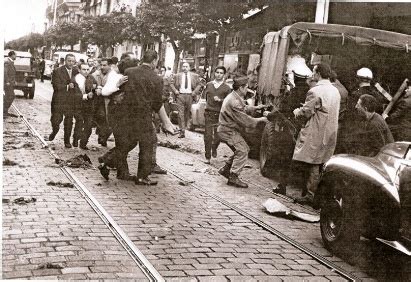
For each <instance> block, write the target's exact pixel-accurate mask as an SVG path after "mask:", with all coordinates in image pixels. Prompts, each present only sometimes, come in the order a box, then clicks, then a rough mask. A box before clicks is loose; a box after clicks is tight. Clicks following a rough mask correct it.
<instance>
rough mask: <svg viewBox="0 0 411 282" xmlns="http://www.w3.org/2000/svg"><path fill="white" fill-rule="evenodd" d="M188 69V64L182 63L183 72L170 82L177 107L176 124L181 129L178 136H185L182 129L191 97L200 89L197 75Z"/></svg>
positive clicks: (191, 101)
mask: <svg viewBox="0 0 411 282" xmlns="http://www.w3.org/2000/svg"><path fill="white" fill-rule="evenodd" d="M189 70H190V64H189V63H187V62H186V63H183V72H180V73H178V74H177V75H176V76H175V77H174V78H173V79H172V82H171V84H170V87H171V89H172V91H173V92H174V95H175V98H176V102H177V107H178V116H179V119H178V126H179V127H180V129H181V131H180V135H179V136H178V137H179V138H184V137H185V133H184V130H185V129H186V127H187V124H188V122H189V119H190V116H191V104H192V103H193V97H194V96H197V95H198V94H199V92H200V89H201V83H200V77H199V75H198V74H196V73H193V72H190V71H189Z"/></svg>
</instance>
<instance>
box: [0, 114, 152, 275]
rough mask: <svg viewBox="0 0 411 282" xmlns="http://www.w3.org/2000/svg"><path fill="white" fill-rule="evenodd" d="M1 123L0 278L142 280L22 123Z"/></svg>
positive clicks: (135, 267)
mask: <svg viewBox="0 0 411 282" xmlns="http://www.w3.org/2000/svg"><path fill="white" fill-rule="evenodd" d="M3 124H4V132H3V138H4V143H3V195H2V198H3V226H2V228H3V229H2V230H3V255H2V266H3V270H2V274H3V277H2V278H3V279H17V278H20V279H28V278H31V279H33V278H34V279H64V280H65V279H121V278H128V279H138V280H144V281H145V280H147V279H146V277H145V276H144V274H143V273H142V271H141V270H140V269H139V268H138V267H137V265H136V264H135V262H134V261H133V260H132V258H131V257H130V256H129V255H128V253H127V252H126V250H125V249H124V248H123V247H122V246H121V245H120V243H119V242H118V241H117V240H116V239H115V237H114V236H113V234H112V233H111V232H110V231H109V229H108V228H107V227H106V225H105V224H104V223H103V221H102V220H101V219H100V217H99V216H98V215H97V214H96V212H95V211H94V210H93V209H92V208H91V207H90V206H89V204H88V203H87V202H86V200H85V199H84V198H82V196H81V194H80V192H78V191H77V189H76V188H75V187H74V186H72V185H70V183H69V180H68V179H67V178H66V177H65V176H64V174H63V173H62V171H61V170H60V168H59V167H58V166H57V165H55V164H54V160H53V158H52V157H51V156H50V155H49V154H48V153H47V151H46V150H45V149H42V148H41V144H40V142H39V141H38V140H37V139H36V138H35V137H33V136H32V135H31V133H30V131H29V130H28V129H27V128H26V127H25V125H24V123H23V122H22V120H21V119H19V118H7V119H5V120H4V123H3ZM49 182H55V183H57V184H58V182H60V185H56V184H54V185H51V184H52V183H49Z"/></svg>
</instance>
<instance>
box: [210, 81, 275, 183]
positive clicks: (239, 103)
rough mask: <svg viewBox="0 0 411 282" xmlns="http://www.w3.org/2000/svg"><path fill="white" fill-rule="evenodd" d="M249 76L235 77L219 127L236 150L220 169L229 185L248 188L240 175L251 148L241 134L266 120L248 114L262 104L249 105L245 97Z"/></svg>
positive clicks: (219, 133)
mask: <svg viewBox="0 0 411 282" xmlns="http://www.w3.org/2000/svg"><path fill="white" fill-rule="evenodd" d="M247 83H248V78H247V77H246V76H244V77H239V78H236V79H234V84H233V92H231V93H230V94H229V95H228V96H227V97H226V98H225V99H224V101H223V105H222V106H221V112H220V116H219V126H218V128H217V132H218V135H219V137H220V139H221V141H223V142H225V143H226V144H227V145H228V147H229V148H230V149H231V150H232V151H233V152H234V155H233V156H231V157H230V159H229V160H228V161H227V162H226V164H225V165H224V166H223V167H222V168H221V169H220V170H219V171H218V172H219V173H220V174H221V175H223V176H225V177H227V178H228V182H227V184H228V185H231V186H236V187H240V188H247V187H248V185H247V184H246V183H244V182H243V181H241V179H240V178H239V175H240V173H241V171H242V170H243V168H244V165H245V162H246V161H247V158H248V152H249V151H250V148H249V147H248V145H247V143H246V142H245V140H244V138H243V137H242V136H241V131H243V130H244V129H245V128H250V127H251V128H253V127H256V126H257V124H258V123H259V122H266V121H267V118H266V117H261V118H253V117H251V116H249V115H248V113H252V112H253V111H254V110H256V109H261V107H260V106H257V107H254V106H247V105H246V104H245V102H244V97H245V95H246V93H247V87H248V86H247Z"/></svg>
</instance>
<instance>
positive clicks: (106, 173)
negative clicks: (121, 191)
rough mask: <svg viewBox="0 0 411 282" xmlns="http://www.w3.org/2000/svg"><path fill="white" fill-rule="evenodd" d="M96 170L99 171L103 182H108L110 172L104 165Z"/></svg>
mask: <svg viewBox="0 0 411 282" xmlns="http://www.w3.org/2000/svg"><path fill="white" fill-rule="evenodd" d="M98 169H99V170H100V174H101V175H102V176H103V177H104V179H105V180H109V174H110V170H109V169H108V167H107V166H106V165H99V166H98Z"/></svg>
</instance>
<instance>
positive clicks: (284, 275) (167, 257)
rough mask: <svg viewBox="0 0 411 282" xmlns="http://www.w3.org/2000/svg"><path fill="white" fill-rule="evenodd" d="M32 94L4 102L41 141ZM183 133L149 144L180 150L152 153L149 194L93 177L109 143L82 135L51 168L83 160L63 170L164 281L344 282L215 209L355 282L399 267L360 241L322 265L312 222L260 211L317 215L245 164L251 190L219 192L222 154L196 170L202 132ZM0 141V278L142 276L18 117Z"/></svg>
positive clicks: (57, 144) (39, 107) (42, 129)
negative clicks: (156, 169)
mask: <svg viewBox="0 0 411 282" xmlns="http://www.w3.org/2000/svg"><path fill="white" fill-rule="evenodd" d="M37 86H38V87H37V89H36V95H35V98H34V100H26V99H22V98H17V99H16V100H15V102H14V104H15V105H16V106H17V107H18V108H19V110H20V111H21V112H22V114H23V115H24V116H25V117H26V118H27V120H28V121H29V122H30V123H31V124H32V125H33V126H34V127H35V128H36V129H37V130H38V131H39V133H40V134H41V136H47V135H48V134H49V133H50V130H51V128H50V122H49V118H50V100H51V85H50V82H49V81H46V82H45V83H44V84H41V83H37ZM16 93H19V92H18V91H16ZM186 136H187V138H185V139H184V140H181V139H177V137H176V136H171V137H170V136H168V137H166V136H164V135H163V134H159V135H158V137H159V141H160V143H161V144H165V143H166V142H170V143H171V144H174V145H178V146H179V147H180V149H177V150H174V149H170V148H166V147H162V146H159V147H158V150H157V159H158V164H159V165H160V166H161V167H163V168H165V169H167V170H168V171H169V173H168V174H167V175H161V176H153V178H154V179H156V180H158V182H159V184H158V185H157V186H152V187H148V186H137V185H135V184H134V183H133V182H126V181H121V180H117V179H116V178H115V172H112V173H111V175H110V180H109V181H105V180H104V179H103V178H102V176H101V175H100V173H99V171H98V169H96V166H97V165H98V161H97V157H98V156H100V155H102V154H103V153H104V152H106V150H108V149H110V148H111V147H113V146H114V142H113V139H110V140H109V143H108V148H103V147H100V146H98V145H97V138H96V136H95V134H94V133H93V134H92V137H91V138H90V144H89V147H90V148H91V150H89V151H83V150H80V149H78V148H72V149H65V148H64V143H63V140H62V139H63V130H62V125H61V128H60V132H59V134H58V135H57V137H56V139H55V140H54V141H53V142H50V148H51V149H52V150H54V152H55V153H56V154H57V155H58V156H59V157H60V158H61V159H62V160H67V159H69V158H72V157H74V156H76V155H79V154H85V153H86V154H87V155H88V156H89V157H90V159H91V161H92V163H93V167H91V168H72V171H73V173H74V174H75V175H76V177H77V178H78V179H79V180H80V181H81V183H83V184H84V185H85V186H86V187H87V189H89V191H90V192H91V193H92V194H93V195H94V197H95V198H96V199H97V200H98V201H99V202H100V204H101V205H102V206H103V207H104V209H105V210H106V211H107V212H108V213H109V214H110V215H111V217H112V218H113V219H114V220H115V222H117V224H118V225H119V226H120V227H121V228H122V230H123V231H124V232H125V233H126V234H127V235H128V237H129V238H130V239H131V240H132V242H133V243H134V244H135V246H136V247H137V248H138V249H139V250H140V251H141V252H142V253H143V255H144V256H145V258H146V259H147V260H148V261H149V262H150V263H151V264H152V265H153V266H154V268H155V269H156V270H157V271H158V272H159V273H160V275H161V276H162V277H163V278H164V279H165V280H167V281H169V280H178V281H185V280H187V281H226V280H231V281H251V280H265V281H277V280H278V281H329V280H331V281H344V280H345V279H344V278H342V277H341V276H340V275H339V274H338V273H337V272H335V271H333V270H331V269H329V268H328V267H326V266H324V265H323V264H321V263H320V262H319V261H317V260H315V259H313V257H312V256H310V255H308V254H307V253H305V252H303V251H302V250H300V249H298V248H296V247H295V246H293V245H291V244H290V243H288V242H286V241H284V240H282V239H280V238H279V237H277V236H276V235H274V234H272V233H270V232H268V231H267V230H266V229H264V228H262V227H261V226H258V225H257V224H255V222H253V221H252V220H250V219H249V218H247V217H245V216H243V215H241V214H239V213H238V212H236V211H235V210H233V209H232V208H230V207H229V206H228V205H226V204H224V202H223V201H226V202H227V203H229V204H230V205H233V206H235V207H237V208H239V209H241V210H243V211H244V212H246V213H247V214H249V215H251V216H253V217H255V218H257V219H259V220H260V221H262V222H264V223H265V224H267V225H268V226H271V227H273V228H275V229H276V230H278V231H279V232H281V233H283V234H285V235H286V236H288V237H289V238H291V239H292V240H295V241H296V242H298V243H299V244H301V245H302V246H304V247H306V248H308V249H310V250H311V251H313V252H315V253H317V254H319V255H321V256H323V257H325V258H326V259H328V260H329V261H331V262H333V263H335V264H336V265H337V266H338V267H340V268H341V269H344V270H346V271H348V272H349V273H351V274H352V275H354V276H356V277H358V278H360V279H363V280H370V281H371V280H374V279H383V280H385V279H388V280H391V279H395V278H398V275H399V272H401V271H403V270H404V269H405V268H401V267H404V266H398V265H397V264H396V263H395V262H397V261H398V259H397V257H396V256H395V254H392V255H391V253H390V252H389V251H387V250H385V252H380V251H378V250H379V249H381V246H380V245H376V243H375V242H370V241H364V240H363V241H362V245H361V249H360V250H358V257H357V258H356V259H355V260H354V261H350V262H346V261H344V260H343V259H341V258H338V257H335V256H332V255H331V254H330V253H329V252H328V251H327V250H326V249H325V248H324V246H323V244H322V241H321V235H320V231H319V224H318V223H307V222H303V221H298V220H291V219H289V218H285V217H276V216H273V215H270V214H268V213H267V212H266V211H265V209H264V208H263V206H262V203H263V202H264V201H265V200H267V199H268V198H275V199H277V200H279V201H281V202H282V203H283V204H285V205H287V206H288V207H289V208H293V209H295V210H298V211H302V212H306V213H310V214H312V215H317V213H316V212H315V211H314V210H312V209H311V208H308V207H302V206H299V205H295V204H293V203H292V202H290V200H289V199H286V198H281V197H277V196H275V195H274V194H272V193H271V189H272V186H273V185H274V184H275V182H274V181H273V180H271V179H268V178H264V177H262V176H261V175H260V172H259V164H258V162H257V161H255V160H249V161H248V166H247V168H246V169H245V170H244V171H243V173H242V175H241V176H242V178H243V179H245V180H246V181H247V182H248V183H249V184H250V188H248V189H237V188H233V187H230V186H227V185H226V179H225V178H223V177H222V176H220V175H219V174H218V173H217V168H218V167H219V166H221V165H222V163H223V162H224V160H225V159H226V158H227V157H228V156H229V155H230V154H231V151H230V150H229V149H228V147H227V146H225V145H221V146H220V148H219V152H218V158H216V159H213V160H212V165H207V164H205V163H204V162H203V161H204V156H203V153H202V152H203V150H204V149H203V140H202V135H201V134H200V133H198V132H194V133H193V132H188V133H187V134H186ZM3 138H4V145H3V151H4V156H3V260H2V261H3V262H2V264H3V278H4V279H8V278H20V279H28V278H32V279H80V280H82V279H123V278H124V279H136V280H146V279H147V277H146V276H145V275H144V273H143V272H142V271H141V269H140V268H139V267H138V266H137V265H136V263H135V262H134V261H133V259H132V258H131V256H130V255H129V254H128V252H127V251H126V250H125V249H124V247H123V246H122V245H121V244H120V243H119V242H118V241H117V239H116V237H114V235H113V234H112V233H111V231H110V230H109V228H108V227H107V226H106V224H105V223H104V222H103V221H102V220H101V218H100V217H99V216H98V214H97V213H96V212H95V211H94V210H93V209H92V207H91V206H90V205H89V204H88V203H87V201H86V200H85V199H84V198H83V196H82V194H81V193H80V192H79V191H78V190H77V189H76V188H75V187H74V185H72V183H70V180H69V179H68V178H67V177H66V175H65V174H64V173H63V172H62V170H61V168H60V167H59V165H57V164H55V161H54V159H53V158H52V157H51V156H50V155H49V154H48V153H47V151H46V149H43V148H42V147H41V143H40V142H39V141H38V140H37V139H36V138H35V137H34V136H32V134H31V133H30V131H29V129H28V128H27V127H26V126H25V124H24V123H23V121H22V119H20V118H7V119H5V121H4V132H3ZM137 153H138V149H136V150H134V151H132V152H131V154H130V156H129V165H130V171H131V172H132V173H135V171H136V168H137V162H138V158H137V155H138V154H137ZM53 184H54V185H53ZM297 193H298V191H294V190H291V192H290V194H291V195H296V194H297ZM387 254H388V258H383V255H385V256H387ZM387 261H391V264H387Z"/></svg>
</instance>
